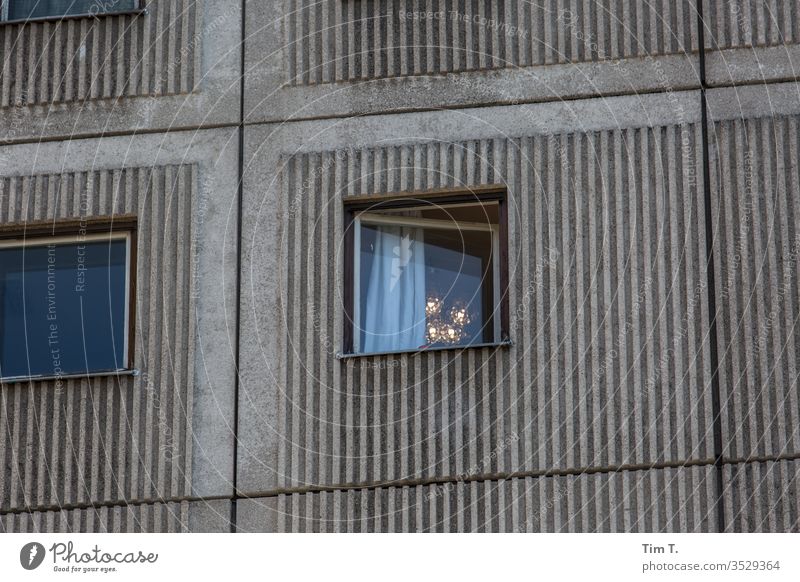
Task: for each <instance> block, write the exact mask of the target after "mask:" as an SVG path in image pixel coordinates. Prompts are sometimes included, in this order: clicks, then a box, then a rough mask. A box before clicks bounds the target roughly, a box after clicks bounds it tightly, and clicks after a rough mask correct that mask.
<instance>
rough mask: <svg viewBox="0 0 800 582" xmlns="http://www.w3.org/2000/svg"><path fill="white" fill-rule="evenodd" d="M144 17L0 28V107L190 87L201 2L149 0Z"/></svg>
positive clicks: (170, 91)
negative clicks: (0, 67)
mask: <svg viewBox="0 0 800 582" xmlns="http://www.w3.org/2000/svg"><path fill="white" fill-rule="evenodd" d="M146 7H147V14H141V15H121V16H113V15H109V16H101V17H97V18H91V17H89V18H80V19H70V20H62V21H57V22H32V23H23V24H7V25H2V26H0V66H2V69H1V70H0V107H11V106H25V105H36V104H47V103H62V102H74V101H81V102H85V101H90V100H95V99H113V98H120V97H135V96H157V95H174V94H180V93H191V92H192V91H194V90H195V83H196V82H198V81H199V80H200V79H199V77H198V63H199V59H200V42H199V38H200V18H201V15H202V6H201V4H200V0H149V1H148V2H147V3H146Z"/></svg>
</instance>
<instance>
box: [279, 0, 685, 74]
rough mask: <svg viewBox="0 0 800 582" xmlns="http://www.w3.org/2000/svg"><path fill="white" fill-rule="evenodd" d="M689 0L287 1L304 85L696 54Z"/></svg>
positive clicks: (291, 52) (294, 57)
mask: <svg viewBox="0 0 800 582" xmlns="http://www.w3.org/2000/svg"><path fill="white" fill-rule="evenodd" d="M696 21H697V18H696V10H695V1H694V0H653V1H652V2H640V1H638V0H541V1H536V2H531V1H528V0H497V1H495V0H432V1H431V2H419V1H416V0H340V1H338V2H322V1H316V0H287V16H286V17H285V19H284V26H285V31H286V44H287V48H286V51H287V52H286V58H287V65H288V71H289V75H288V79H289V82H290V83H292V84H297V85H307V84H318V83H332V82H336V81H351V80H357V79H374V78H381V77H403V76H408V75H426V74H442V73H449V72H458V71H469V70H485V69H498V68H503V67H519V66H532V65H550V64H558V63H577V62H589V61H599V60H610V59H622V58H628V57H644V56H648V55H663V54H681V53H689V52H692V51H695V50H697V38H698V35H697V23H696Z"/></svg>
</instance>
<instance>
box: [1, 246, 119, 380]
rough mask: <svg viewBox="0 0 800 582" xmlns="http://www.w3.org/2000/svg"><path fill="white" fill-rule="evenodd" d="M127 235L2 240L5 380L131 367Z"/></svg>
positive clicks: (109, 370) (2, 371)
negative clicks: (129, 355)
mask: <svg viewBox="0 0 800 582" xmlns="http://www.w3.org/2000/svg"><path fill="white" fill-rule="evenodd" d="M131 238H132V233H130V232H113V233H108V232H106V233H103V234H88V235H84V236H81V237H76V236H69V237H56V236H53V237H37V238H26V239H25V240H3V241H0V326H1V327H2V329H0V376H2V378H3V379H4V380H9V379H12V378H13V379H16V378H29V377H34V378H35V377H55V378H58V377H63V376H73V375H87V374H98V373H112V372H119V371H121V370H124V369H126V368H129V366H130V362H129V357H128V349H129V338H128V329H129V324H130V321H129V320H130V316H131V309H130V305H131V289H130V272H131Z"/></svg>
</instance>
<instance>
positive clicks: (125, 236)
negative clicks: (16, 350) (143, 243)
mask: <svg viewBox="0 0 800 582" xmlns="http://www.w3.org/2000/svg"><path fill="white" fill-rule="evenodd" d="M132 239H133V235H132V233H131V232H130V231H116V232H100V233H90V234H86V235H81V236H74V235H72V236H61V235H57V236H41V235H36V236H32V237H28V238H24V239H19V238H16V239H7V240H0V249H11V248H30V247H46V246H50V245H59V244H61V245H67V244H69V245H80V244H87V243H92V242H98V241H99V242H111V241H115V240H124V241H125V329H124V330H123V334H124V335H123V342H124V343H123V354H125V366H126V367H123V368H118V369H116V370H105V371H101V372H91V371H87V372H82V373H79V374H63V375H59V376H54V375H52V374H48V375H33V376H0V383H2V384H6V383H12V382H20V381H26V380H53V379H69V378H87V377H97V376H117V375H123V374H126V373H128V374H132V373H134V372H135V370H133V369H131V368H130V367H128V366H130V362H131V353H130V351H129V350H130V347H131V346H130V345H129V341H130V325H131V321H130V317H131V275H132V274H131V251H132V249H131V244H132Z"/></svg>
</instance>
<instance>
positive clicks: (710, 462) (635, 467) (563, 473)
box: [0, 452, 800, 517]
mask: <svg viewBox="0 0 800 582" xmlns="http://www.w3.org/2000/svg"><path fill="white" fill-rule="evenodd" d="M796 460H800V452H798V453H787V454H782V455H773V456H769V455H763V456H750V457H740V458H736V459H726V460H723V461H722V464H723V465H743V464H748V463H765V462H779V461H796ZM713 466H714V459H713V458H709V459H701V460H696V461H685V462H672V463H657V464H631V465H618V466H613V467H590V468H587V469H563V470H549V471H516V472H509V473H491V474H485V475H476V476H474V477H469V478H464V479H459V478H458V477H443V478H440V479H405V480H402V481H381V482H375V483H365V484H342V485H330V486H317V487H294V488H281V489H273V490H271V491H261V492H253V493H248V494H242V493H240V494H239V495H235V496H232V495H206V496H200V497H193V496H182V497H169V498H154V499H137V500H135V501H106V502H97V503H86V504H81V503H72V504H64V505H47V506H38V507H24V508H18V509H6V510H2V511H0V517H1V516H4V515H19V514H23V513H36V512H46V511H62V510H64V511H66V510H74V509H79V510H80V509H100V508H103V507H105V508H115V507H120V508H123V507H139V506H142V505H156V504H166V503H181V502H184V501H188V502H200V503H202V502H205V501H233V500H234V499H239V500H241V499H259V498H263V497H277V496H279V495H298V494H305V493H326V492H328V493H330V492H334V491H362V490H367V491H369V490H374V489H387V488H390V487H416V486H418V485H447V484H448V483H472V482H476V483H481V482H486V481H508V480H510V479H524V478H540V477H569V476H580V475H598V474H604V473H608V474H610V473H618V472H621V471H648V470H653V469H681V468H688V467H713Z"/></svg>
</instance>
